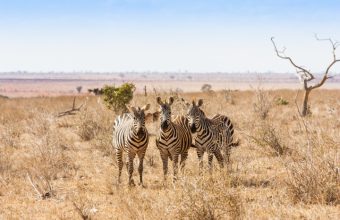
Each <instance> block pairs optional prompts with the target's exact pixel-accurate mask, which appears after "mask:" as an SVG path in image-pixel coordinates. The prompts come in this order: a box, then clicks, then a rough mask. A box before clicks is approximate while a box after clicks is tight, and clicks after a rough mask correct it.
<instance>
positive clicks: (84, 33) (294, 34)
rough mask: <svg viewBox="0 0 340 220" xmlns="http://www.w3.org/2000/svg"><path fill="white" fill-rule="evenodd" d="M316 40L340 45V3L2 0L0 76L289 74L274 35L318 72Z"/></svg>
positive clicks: (324, 56)
mask: <svg viewBox="0 0 340 220" xmlns="http://www.w3.org/2000/svg"><path fill="white" fill-rule="evenodd" d="M314 33H318V34H319V35H320V37H332V38H334V39H337V40H340V1H337V0H324V1H313V0H309V1H307V0H277V1H274V0H258V1H250V0H246V1H237V0H231V1H222V0H59V1H56V0H49V1H47V0H45V1H43V0H0V71H15V70H28V71H49V70H55V71H73V70H76V71H82V70H92V71H131V70H135V71H148V70H152V71H178V70H182V71H185V70H187V71H192V72H193V71H199V72H207V71H227V72H234V71H241V72H244V71H258V72H265V71H269V70H271V71H278V72H279V71H284V72H287V71H289V72H293V71H294V69H293V68H292V67H291V66H290V65H289V64H288V63H287V62H285V61H283V60H280V59H278V58H277V57H276V56H275V54H274V51H273V47H272V45H271V42H270V37H271V36H275V37H276V41H277V43H278V45H281V46H283V45H285V46H286V47H287V51H286V53H287V54H289V55H291V56H293V57H295V59H296V61H297V62H298V63H300V64H302V65H304V66H307V67H310V68H311V70H313V71H317V72H319V71H322V70H323V69H324V68H325V66H326V65H327V64H328V62H329V60H330V59H331V53H330V47H329V45H328V44H327V43H326V42H317V41H315V39H314ZM339 56H340V54H339ZM334 70H336V71H340V68H339V65H338V66H337V67H336V68H335V69H334Z"/></svg>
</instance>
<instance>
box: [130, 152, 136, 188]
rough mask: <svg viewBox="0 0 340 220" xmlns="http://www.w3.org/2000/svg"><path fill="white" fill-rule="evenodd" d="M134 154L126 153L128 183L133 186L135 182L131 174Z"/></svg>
mask: <svg viewBox="0 0 340 220" xmlns="http://www.w3.org/2000/svg"><path fill="white" fill-rule="evenodd" d="M135 156H136V154H135V153H132V152H129V155H128V172H129V185H130V186H134V185H135V183H134V181H133V179H132V174H133V159H134V158H135Z"/></svg>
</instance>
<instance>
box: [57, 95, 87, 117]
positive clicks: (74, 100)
mask: <svg viewBox="0 0 340 220" xmlns="http://www.w3.org/2000/svg"><path fill="white" fill-rule="evenodd" d="M83 105H84V103H83V104H81V105H80V106H79V107H78V108H76V97H74V98H73V104H72V108H71V109H69V110H67V111H63V112H59V113H58V117H62V116H65V115H75V114H76V112H79V111H80V109H81V108H82V107H83Z"/></svg>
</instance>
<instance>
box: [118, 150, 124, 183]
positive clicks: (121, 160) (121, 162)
mask: <svg viewBox="0 0 340 220" xmlns="http://www.w3.org/2000/svg"><path fill="white" fill-rule="evenodd" d="M116 160H117V162H118V183H121V179H120V178H121V175H122V169H123V151H122V150H116Z"/></svg>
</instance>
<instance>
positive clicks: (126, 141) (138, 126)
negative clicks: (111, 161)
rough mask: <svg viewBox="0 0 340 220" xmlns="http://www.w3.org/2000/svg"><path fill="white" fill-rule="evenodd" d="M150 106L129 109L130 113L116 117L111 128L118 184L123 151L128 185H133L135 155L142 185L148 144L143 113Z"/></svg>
mask: <svg viewBox="0 0 340 220" xmlns="http://www.w3.org/2000/svg"><path fill="white" fill-rule="evenodd" d="M149 107H150V105H149V104H148V105H146V106H144V107H142V108H140V107H137V108H135V107H131V108H129V111H130V113H126V114H123V115H122V116H118V117H117V118H116V120H115V123H114V126H113V141H112V143H113V147H114V149H115V151H116V158H117V162H118V171H119V174H118V182H119V183H120V182H121V179H120V178H121V173H122V168H123V158H122V157H123V151H125V152H126V154H127V158H126V159H127V161H126V166H127V170H128V174H129V184H130V185H134V181H133V179H132V173H133V160H134V158H135V156H136V155H137V156H138V158H139V166H138V172H139V180H140V184H142V183H143V160H144V156H145V152H146V148H147V146H148V142H149V134H148V131H147V129H146V127H145V113H144V111H146V110H148V109H149Z"/></svg>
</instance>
